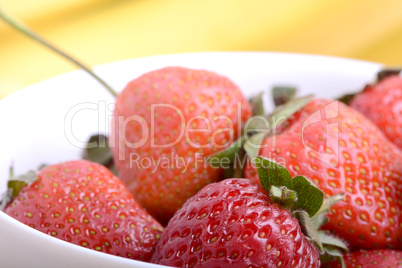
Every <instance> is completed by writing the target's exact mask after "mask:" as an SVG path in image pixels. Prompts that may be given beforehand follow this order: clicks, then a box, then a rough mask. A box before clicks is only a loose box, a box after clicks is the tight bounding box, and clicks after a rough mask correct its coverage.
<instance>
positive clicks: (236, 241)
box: [151, 159, 342, 267]
mask: <svg viewBox="0 0 402 268" xmlns="http://www.w3.org/2000/svg"><path fill="white" fill-rule="evenodd" d="M259 160H260V162H259V166H258V168H259V171H260V172H259V175H260V178H261V179H262V180H264V183H263V185H264V187H265V188H262V187H261V186H260V185H258V184H256V183H253V182H251V181H250V180H247V179H225V180H223V181H220V182H217V183H212V184H209V185H207V186H205V187H204V188H203V189H201V190H200V191H199V192H198V193H197V194H196V195H195V196H193V197H192V198H190V199H188V200H187V202H186V203H185V204H184V205H183V206H182V207H181V208H180V209H179V210H178V211H177V212H176V214H175V215H174V216H173V218H172V219H171V220H170V222H169V223H168V225H167V227H166V229H165V232H164V234H163V235H162V237H161V240H160V242H159V243H158V245H157V246H156V249H155V252H154V255H153V256H152V260H151V262H154V263H158V264H162V265H168V266H175V267H319V266H320V251H321V250H322V248H321V249H320V247H319V246H318V244H319V245H321V242H318V243H317V245H316V244H315V243H313V240H314V239H313V237H314V235H311V236H310V234H312V233H314V232H315V231H313V229H314V227H311V226H310V225H308V224H307V222H309V220H310V218H309V214H310V213H311V214H312V215H315V214H316V212H317V211H318V209H319V208H320V205H321V204H322V201H323V196H324V195H323V193H322V192H321V191H320V190H319V189H318V188H316V187H314V186H312V185H311V184H310V183H309V182H308V181H307V180H306V179H305V178H304V177H300V176H299V177H298V178H295V179H293V182H294V185H293V186H292V179H291V178H290V174H289V173H288V172H287V171H286V170H284V168H283V167H280V166H276V165H275V163H272V162H270V161H268V160H266V159H259ZM278 169H280V170H282V171H281V172H282V175H281V176H278V177H276V178H275V179H276V181H275V179H273V177H275V175H277V174H278V173H280V172H277V171H278ZM270 172H271V173H270ZM296 181H297V183H296ZM285 185H287V186H285ZM296 185H297V186H296ZM287 187H289V188H287ZM268 189H271V190H270V191H269V192H268V191H267V190H268ZM277 191H279V192H280V193H279V194H277ZM307 193H308V194H307ZM307 196H308V199H310V202H304V201H305V200H306V199H305V198H307ZM297 200H300V201H301V202H298V201H297ZM302 210H305V211H302ZM307 213H308V214H307ZM301 215H307V216H306V217H304V216H301ZM300 216H301V217H300ZM299 222H300V223H299ZM304 224H306V225H304ZM302 226H303V227H302ZM310 231H311V232H310ZM316 235H317V234H316ZM318 240H319V239H318ZM314 241H315V242H317V240H314ZM341 245H342V243H341ZM321 246H322V245H321Z"/></svg>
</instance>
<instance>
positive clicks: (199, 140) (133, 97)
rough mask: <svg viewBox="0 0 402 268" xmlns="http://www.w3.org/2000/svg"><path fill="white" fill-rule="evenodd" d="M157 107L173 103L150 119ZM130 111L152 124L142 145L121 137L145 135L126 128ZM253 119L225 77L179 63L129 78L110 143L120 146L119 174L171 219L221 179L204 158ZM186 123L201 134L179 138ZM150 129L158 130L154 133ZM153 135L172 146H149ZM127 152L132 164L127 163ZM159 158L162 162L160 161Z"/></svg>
mask: <svg viewBox="0 0 402 268" xmlns="http://www.w3.org/2000/svg"><path fill="white" fill-rule="evenodd" d="M155 104H164V105H168V106H169V107H166V108H161V107H159V108H155V113H154V115H155V116H152V113H151V112H152V108H151V107H152V105H155ZM153 107H155V106H153ZM173 107H175V108H177V110H175V109H173ZM180 114H181V115H182V117H181V116H180ZM133 115H135V116H139V117H140V118H142V119H143V120H144V121H143V122H146V124H147V125H148V130H146V131H145V132H144V133H146V134H148V139H146V141H145V143H144V144H142V145H141V146H138V147H137V148H130V146H127V145H125V144H124V138H126V139H127V140H128V141H131V142H138V141H140V139H141V137H142V135H143V134H144V133H143V132H142V131H143V129H142V128H141V126H140V124H139V123H135V124H128V125H127V126H126V127H125V129H124V128H122V124H118V121H119V118H123V119H127V118H129V117H130V116H133ZM250 116H251V108H250V105H249V104H248V102H247V100H246V99H245V98H244V96H243V94H242V93H241V91H240V90H239V88H238V87H237V86H236V85H235V84H233V82H231V81H230V80H229V79H227V78H226V77H223V76H220V75H217V74H215V73H212V72H208V71H203V70H192V69H187V68H181V67H167V68H163V69H159V70H156V71H152V72H150V73H146V74H144V75H142V76H140V77H139V78H137V79H134V80H133V81H131V82H130V83H129V84H128V85H127V86H126V88H125V89H124V90H123V91H122V92H121V93H120V94H119V96H118V97H117V99H116V109H115V111H114V116H113V119H112V120H113V122H112V128H111V133H110V144H113V143H114V144H115V145H116V146H111V147H112V148H111V149H112V152H113V156H114V161H115V164H116V166H117V169H118V173H119V177H120V178H121V179H122V180H123V181H124V183H125V184H126V185H127V187H128V188H129V190H130V191H131V192H132V193H133V195H134V197H135V198H136V200H137V201H138V202H139V203H140V204H141V205H142V206H144V207H145V208H146V209H147V211H148V212H150V214H151V215H153V216H154V217H155V218H156V219H157V220H158V221H159V222H161V223H162V224H166V223H167V222H168V220H169V219H170V218H171V217H172V216H173V214H174V213H175V211H176V210H177V209H178V208H179V207H181V206H182V205H183V203H184V202H185V201H186V200H187V198H189V197H190V196H192V195H194V194H195V193H196V192H197V191H199V190H200V189H201V188H202V187H204V186H205V185H207V184H208V183H211V182H215V181H217V180H219V179H220V178H221V177H222V170H221V169H215V168H212V167H210V165H209V164H208V163H207V162H206V161H205V157H207V156H209V155H211V154H212V153H215V152H217V151H220V150H222V149H223V148H225V147H227V146H229V145H230V144H231V142H233V141H234V140H235V139H237V138H238V137H239V135H240V134H241V133H240V132H241V128H242V126H243V125H244V124H245V122H246V120H247V119H248V118H249V117H250ZM201 117H203V118H204V119H205V120H204V119H201ZM152 118H154V121H152ZM182 119H184V120H182ZM229 121H230V123H229ZM182 122H184V125H185V127H189V128H192V129H195V130H196V131H197V132H191V131H189V132H186V133H188V136H186V134H183V136H181V137H180V134H181V133H182V131H186V130H185V128H184V127H183V126H182V125H181V123H182ZM206 122H209V123H210V125H209V126H208V124H207V123H206ZM151 127H154V128H155V131H154V133H155V134H154V135H152V132H151ZM208 128H209V130H208ZM228 128H231V131H232V136H231V135H230V134H229V131H228V130H227V129H228ZM200 129H201V131H199V130H200ZM225 129H226V130H225ZM203 130H206V131H203ZM219 131H222V132H221V133H219ZM144 135H145V134H144ZM152 137H154V138H155V140H156V141H155V144H158V145H168V146H166V147H164V148H156V147H155V146H153V145H152V144H151V142H152ZM144 140H145V139H144ZM119 141H120V142H119ZM175 141H177V142H175ZM169 143H174V144H173V145H169ZM130 157H131V159H133V160H134V161H131V162H134V164H130ZM157 161H160V163H165V165H162V164H159V165H157V163H158V162H157ZM183 163H185V164H183ZM186 166H187V168H186Z"/></svg>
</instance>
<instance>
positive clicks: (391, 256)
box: [322, 249, 402, 268]
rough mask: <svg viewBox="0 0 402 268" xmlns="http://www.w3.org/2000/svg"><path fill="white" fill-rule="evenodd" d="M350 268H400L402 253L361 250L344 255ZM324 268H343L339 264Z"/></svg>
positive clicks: (330, 264) (324, 266) (401, 265)
mask: <svg viewBox="0 0 402 268" xmlns="http://www.w3.org/2000/svg"><path fill="white" fill-rule="evenodd" d="M343 259H344V261H345V266H346V267H348V268H390V267H394V268H398V267H399V268H400V267H402V251H398V250H391V249H373V250H369V251H367V250H359V251H354V252H350V253H347V254H345V255H344V257H343ZM322 267H323V268H341V266H340V265H339V263H337V262H331V263H327V264H325V265H323V266H322Z"/></svg>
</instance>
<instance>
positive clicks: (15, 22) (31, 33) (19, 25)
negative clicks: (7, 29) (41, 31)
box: [0, 9, 117, 97]
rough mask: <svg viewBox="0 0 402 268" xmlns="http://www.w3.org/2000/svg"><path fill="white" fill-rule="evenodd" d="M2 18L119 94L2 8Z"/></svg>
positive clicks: (0, 13) (112, 92) (0, 16)
mask: <svg viewBox="0 0 402 268" xmlns="http://www.w3.org/2000/svg"><path fill="white" fill-rule="evenodd" d="M0 18H1V19H2V20H3V21H5V22H6V23H7V24H8V25H10V26H11V27H12V28H14V29H16V30H17V31H19V32H21V33H23V34H24V35H26V36H28V37H29V38H31V39H33V40H35V41H37V42H39V43H40V44H42V45H44V46H45V47H47V48H49V49H51V50H52V51H54V52H55V53H57V54H59V55H60V56H62V57H64V58H66V59H67V60H69V61H70V62H72V63H73V64H75V65H77V66H78V67H80V68H81V69H83V70H84V71H86V72H87V73H88V74H90V75H91V76H92V77H93V78H95V79H96V80H97V81H98V82H99V83H101V84H102V85H103V86H104V87H105V88H106V89H107V90H108V91H109V92H110V94H112V95H113V96H115V97H116V96H117V93H116V92H115V91H114V90H113V89H112V87H111V86H109V85H108V84H107V83H106V82H105V81H103V80H102V79H101V78H100V77H99V76H98V75H96V74H95V73H94V72H93V71H92V70H91V69H90V68H89V67H87V66H86V65H85V64H83V63H82V62H80V61H79V60H77V59H75V58H74V57H72V56H71V55H69V54H67V53H66V52H64V51H62V50H60V49H59V48H57V47H56V46H54V45H52V44H51V43H49V42H48V41H47V40H45V39H43V38H42V37H41V36H39V35H38V34H36V33H35V32H34V31H32V30H31V29H29V28H28V27H27V26H25V25H24V24H22V23H21V22H19V21H18V20H17V19H15V18H12V17H10V16H9V15H7V14H6V13H5V12H4V11H3V10H2V9H0Z"/></svg>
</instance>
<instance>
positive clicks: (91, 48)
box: [0, 0, 402, 98]
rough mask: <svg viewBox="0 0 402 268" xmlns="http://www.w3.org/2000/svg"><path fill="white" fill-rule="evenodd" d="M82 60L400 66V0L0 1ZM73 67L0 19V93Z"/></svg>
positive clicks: (8, 91)
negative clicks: (254, 59)
mask: <svg viewBox="0 0 402 268" xmlns="http://www.w3.org/2000/svg"><path fill="white" fill-rule="evenodd" d="M0 7H1V8H3V9H4V10H5V11H6V12H8V13H9V14H12V15H13V16H14V17H17V18H19V19H20V20H22V21H23V22H24V23H25V24H28V25H29V26H31V28H33V29H35V31H36V32H37V33H39V34H41V35H42V36H44V37H45V38H46V39H48V40H50V41H51V42H52V43H54V44H56V45H57V46H59V47H61V48H63V49H64V50H66V51H68V52H70V53H71V54H73V55H75V56H76V57H78V58H79V59H81V60H83V61H84V62H86V63H87V64H88V65H91V66H93V65H96V64H102V63H106V62H110V61H116V60H122V59H128V58H135V57H141V56H149V55H159V54H166V53H181V52H197V51H222V50H231V51H238V50H248V51H284V52H299V53H311V54H323V55H333V56H341V57H350V58H357V59H364V60H369V61H376V62H381V63H385V64H388V65H401V64H402V1H401V0H382V1H377V0H353V1H350V0H337V1H327V0H280V1H278V0H275V1H271V0H133V1H128V0H36V1H33V0H0ZM74 69H75V67H74V66H73V65H71V64H69V63H68V62H66V61H65V60H63V59H62V58H60V57H58V56H56V55H55V54H53V53H52V52H49V51H48V50H46V49H45V48H43V47H42V46H40V45H38V44H36V43H35V42H33V41H31V40H28V39H27V38H26V37H25V36H22V35H20V34H18V33H17V32H15V31H13V30H11V29H10V28H9V27H8V26H7V25H6V24H4V23H3V22H1V21H0V98H2V97H4V96H6V95H8V94H10V93H12V92H14V91H16V90H18V89H20V88H23V87H25V86H27V85H30V84H32V83H35V82H38V81H40V80H43V79H46V78H48V77H51V76H54V75H57V74H61V73H65V72H68V71H71V70H74Z"/></svg>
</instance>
